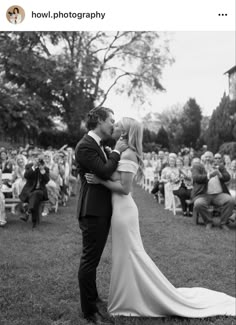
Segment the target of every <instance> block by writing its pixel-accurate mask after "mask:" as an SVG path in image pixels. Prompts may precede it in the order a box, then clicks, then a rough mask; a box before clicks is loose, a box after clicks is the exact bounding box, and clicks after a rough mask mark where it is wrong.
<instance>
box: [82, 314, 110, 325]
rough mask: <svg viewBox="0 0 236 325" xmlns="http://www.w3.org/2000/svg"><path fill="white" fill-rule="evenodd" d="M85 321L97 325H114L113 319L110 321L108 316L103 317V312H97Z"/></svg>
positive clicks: (86, 317)
mask: <svg viewBox="0 0 236 325" xmlns="http://www.w3.org/2000/svg"><path fill="white" fill-rule="evenodd" d="M85 319H86V320H87V321H88V322H90V323H93V324H96V325H108V324H109V325H111V324H114V322H113V320H112V319H109V318H108V317H107V316H105V315H103V314H102V313H101V312H99V311H98V312H96V313H94V314H92V315H88V316H85Z"/></svg>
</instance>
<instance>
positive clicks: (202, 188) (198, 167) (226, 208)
mask: <svg viewBox="0 0 236 325" xmlns="http://www.w3.org/2000/svg"><path fill="white" fill-rule="evenodd" d="M205 155H206V164H205V165H202V164H201V163H199V162H197V163H194V164H193V165H192V178H193V190H192V199H193V201H194V208H195V209H196V211H197V212H198V213H199V214H200V215H201V217H202V218H203V220H204V222H205V224H206V228H207V229H211V228H212V225H213V224H212V218H211V217H210V215H209V212H208V207H209V206H210V205H215V206H218V207H220V208H221V220H220V227H221V228H222V229H224V230H228V227H227V225H226V224H227V222H228V219H229V217H230V216H231V215H232V213H233V208H234V200H233V198H232V197H231V196H230V194H229V191H228V188H227V186H226V184H225V183H227V182H228V181H229V180H230V175H229V173H228V172H227V170H226V169H225V167H224V165H223V164H215V165H214V164H211V163H210V161H211V160H212V159H211V158H213V154H212V153H211V152H206V153H205Z"/></svg>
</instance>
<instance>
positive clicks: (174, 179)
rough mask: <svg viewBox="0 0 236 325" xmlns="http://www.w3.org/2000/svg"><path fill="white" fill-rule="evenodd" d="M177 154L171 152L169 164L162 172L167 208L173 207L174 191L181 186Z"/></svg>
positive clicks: (161, 180)
mask: <svg viewBox="0 0 236 325" xmlns="http://www.w3.org/2000/svg"><path fill="white" fill-rule="evenodd" d="M176 159H177V155H176V154H175V153H170V154H169V165H168V166H166V167H165V168H164V169H163V170H162V172H161V179H160V182H161V183H163V184H164V193H165V209H167V210H171V211H172V209H173V203H174V202H173V200H175V198H174V196H173V191H177V190H178V189H179V187H180V184H181V183H180V175H179V169H178V168H177V166H176Z"/></svg>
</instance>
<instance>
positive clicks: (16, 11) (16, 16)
mask: <svg viewBox="0 0 236 325" xmlns="http://www.w3.org/2000/svg"><path fill="white" fill-rule="evenodd" d="M6 16H7V20H8V21H9V22H10V23H11V24H14V25H17V24H20V23H22V21H23V20H24V19H25V11H24V9H23V8H22V7H21V6H18V5H14V6H11V7H9V8H8V9H7V13H6Z"/></svg>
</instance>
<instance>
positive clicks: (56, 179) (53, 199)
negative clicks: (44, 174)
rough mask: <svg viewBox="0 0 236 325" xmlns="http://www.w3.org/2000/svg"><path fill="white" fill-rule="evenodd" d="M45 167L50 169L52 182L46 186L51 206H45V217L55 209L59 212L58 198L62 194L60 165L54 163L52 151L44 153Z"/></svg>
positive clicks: (43, 213)
mask: <svg viewBox="0 0 236 325" xmlns="http://www.w3.org/2000/svg"><path fill="white" fill-rule="evenodd" d="M44 160H45V166H46V167H48V168H49V176H50V181H49V182H48V183H47V184H46V188H47V192H48V200H49V205H45V206H44V210H43V212H42V215H43V216H46V215H48V213H49V211H50V210H52V209H53V208H54V209H55V211H57V205H58V198H59V192H60V174H59V168H58V164H56V163H55V162H54V161H53V154H52V152H51V151H45V153H44Z"/></svg>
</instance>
